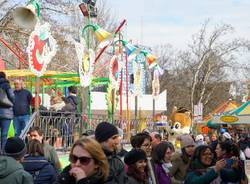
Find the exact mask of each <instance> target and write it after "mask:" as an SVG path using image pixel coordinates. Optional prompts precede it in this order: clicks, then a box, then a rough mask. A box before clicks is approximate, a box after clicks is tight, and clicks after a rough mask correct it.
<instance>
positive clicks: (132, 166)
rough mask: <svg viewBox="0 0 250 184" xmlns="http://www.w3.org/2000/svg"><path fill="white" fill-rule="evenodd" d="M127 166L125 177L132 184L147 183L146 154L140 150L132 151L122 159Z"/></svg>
mask: <svg viewBox="0 0 250 184" xmlns="http://www.w3.org/2000/svg"><path fill="white" fill-rule="evenodd" d="M124 162H125V164H127V166H128V168H127V175H128V176H129V179H130V182H131V183H134V184H144V183H148V167H147V157H146V153H145V152H144V151H143V150H142V149H132V150H131V151H130V152H128V153H127V154H126V155H125V157H124Z"/></svg>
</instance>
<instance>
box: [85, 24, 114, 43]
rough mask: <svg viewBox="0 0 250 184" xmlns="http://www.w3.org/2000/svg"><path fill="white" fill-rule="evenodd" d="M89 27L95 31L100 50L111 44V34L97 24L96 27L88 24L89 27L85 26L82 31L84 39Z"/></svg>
mask: <svg viewBox="0 0 250 184" xmlns="http://www.w3.org/2000/svg"><path fill="white" fill-rule="evenodd" d="M89 27H91V28H93V30H94V33H95V36H96V39H97V41H98V42H99V45H98V47H99V48H104V47H105V46H107V45H108V44H109V43H110V41H111V39H112V38H113V37H112V34H111V33H109V32H108V31H106V30H104V29H103V28H101V27H100V26H98V25H97V24H94V25H93V24H88V25H86V26H84V28H83V29H82V37H83V38H84V32H85V30H86V29H87V28H89Z"/></svg>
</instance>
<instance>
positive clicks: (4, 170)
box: [0, 156, 33, 184]
mask: <svg viewBox="0 0 250 184" xmlns="http://www.w3.org/2000/svg"><path fill="white" fill-rule="evenodd" d="M0 183H4V184H33V178H32V176H31V175H30V174H29V173H27V172H26V171H25V170H24V169H23V166H22V164H20V163H18V162H17V161H16V160H15V159H14V158H12V157H8V156H0Z"/></svg>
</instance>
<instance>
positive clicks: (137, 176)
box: [0, 122, 250, 184]
mask: <svg viewBox="0 0 250 184" xmlns="http://www.w3.org/2000/svg"><path fill="white" fill-rule="evenodd" d="M119 132H120V131H119V128H117V127H116V126H114V125H113V124H111V123H109V122H101V123H99V124H98V125H97V127H96V129H95V131H93V132H91V134H92V133H93V134H92V135H89V134H84V135H83V137H82V138H80V139H79V140H76V141H75V142H74V144H73V146H72V147H71V150H70V153H69V163H70V164H69V165H68V166H66V167H65V168H61V165H60V162H59V159H58V156H57V153H56V152H55V149H54V148H53V147H52V146H51V145H49V144H48V143H46V142H45V141H44V140H43V132H42V131H41V130H40V128H39V127H32V128H31V129H30V131H29V134H28V143H27V145H25V143H24V141H23V140H22V139H20V138H18V137H12V138H8V139H7V141H6V145H5V147H4V151H3V154H2V155H1V157H0V168H2V169H1V170H0V183H6V184H7V183H11V184H19V183H20V184H21V183H25V184H29V183H35V184H49V183H51V184H73V183H76V184H116V183H117V184H130V183H131V184H182V183H185V184H196V183H197V184H200V183H202V184H210V183H211V184H232V183H233V184H246V183H247V182H248V181H247V177H246V173H245V170H244V163H243V159H250V157H249V147H250V145H249V144H250V141H249V137H247V136H246V137H241V138H240V139H239V141H238V142H235V141H236V140H234V139H232V136H230V134H229V133H228V132H226V131H224V132H221V135H219V137H218V136H217V135H216V134H212V135H211V137H210V139H209V140H206V141H205V139H204V137H202V136H201V135H197V136H196V137H195V138H193V137H192V136H191V135H189V134H183V135H181V136H179V137H178V140H180V148H179V149H178V148H176V147H175V146H174V145H173V144H172V143H171V142H169V141H168V140H167V138H166V137H165V139H164V140H163V139H162V136H161V135H160V134H159V133H158V132H152V133H150V132H147V131H144V132H140V133H137V134H135V135H133V136H131V138H130V144H131V149H130V150H125V149H124V148H123V147H122V146H121V136H122V135H121V133H119ZM202 138H203V140H201V139H202ZM201 141H202V143H201ZM236 143H237V144H236ZM242 155H244V157H242Z"/></svg>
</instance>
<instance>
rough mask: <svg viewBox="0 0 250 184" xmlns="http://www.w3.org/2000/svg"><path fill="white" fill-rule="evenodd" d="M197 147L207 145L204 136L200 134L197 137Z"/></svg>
mask: <svg viewBox="0 0 250 184" xmlns="http://www.w3.org/2000/svg"><path fill="white" fill-rule="evenodd" d="M195 144H196V145H195V146H196V147H197V146H200V145H204V144H206V142H205V141H204V136H203V135H201V134H199V135H197V136H196V137H195Z"/></svg>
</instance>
